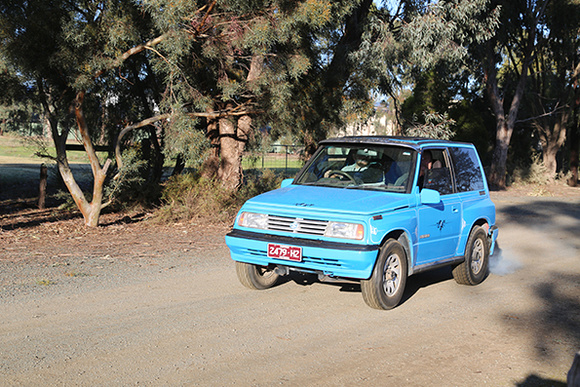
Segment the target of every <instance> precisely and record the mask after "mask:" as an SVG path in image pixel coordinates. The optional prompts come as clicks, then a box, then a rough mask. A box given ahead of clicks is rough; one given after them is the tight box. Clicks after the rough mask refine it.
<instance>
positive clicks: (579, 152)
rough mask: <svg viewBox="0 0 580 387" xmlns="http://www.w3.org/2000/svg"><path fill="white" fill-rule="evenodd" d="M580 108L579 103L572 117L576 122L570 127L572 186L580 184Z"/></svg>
mask: <svg viewBox="0 0 580 387" xmlns="http://www.w3.org/2000/svg"><path fill="white" fill-rule="evenodd" d="M579 110H580V109H579V107H578V104H577V105H576V107H575V109H574V116H573V119H572V120H573V122H574V124H573V125H572V126H571V127H570V136H569V141H570V172H571V173H572V175H571V176H570V179H568V185H569V186H570V187H577V186H578V167H580V165H579V164H580V163H579V158H580V157H579V156H580V126H579V125H578V124H579V120H580V117H578V111H579Z"/></svg>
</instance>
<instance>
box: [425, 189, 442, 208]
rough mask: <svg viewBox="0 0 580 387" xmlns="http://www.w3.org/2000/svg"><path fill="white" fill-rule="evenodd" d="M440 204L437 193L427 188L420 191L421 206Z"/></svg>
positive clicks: (439, 196) (439, 197)
mask: <svg viewBox="0 0 580 387" xmlns="http://www.w3.org/2000/svg"><path fill="white" fill-rule="evenodd" d="M440 202H441V195H440V194H439V192H438V191H435V190H434V189H429V188H423V189H422V190H421V204H439V203H440Z"/></svg>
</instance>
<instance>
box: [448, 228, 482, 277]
mask: <svg viewBox="0 0 580 387" xmlns="http://www.w3.org/2000/svg"><path fill="white" fill-rule="evenodd" d="M488 269H489V245H488V242H487V235H486V233H485V230H484V229H483V228H482V227H480V226H475V227H474V228H473V230H471V234H469V239H468V240H467V245H466V246H465V261H463V262H462V263H460V264H459V265H457V266H455V268H454V269H453V278H455V281H456V282H457V283H459V284H462V285H477V284H479V283H481V282H482V281H483V280H484V279H485V277H486V276H487V273H488Z"/></svg>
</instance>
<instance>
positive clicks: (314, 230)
mask: <svg viewBox="0 0 580 387" xmlns="http://www.w3.org/2000/svg"><path fill="white" fill-rule="evenodd" d="M327 225H328V221H327V220H314V219H302V218H294V217H289V216H276V215H268V230H273V231H284V232H291V233H296V234H307V235H324V232H325V231H326V226H327Z"/></svg>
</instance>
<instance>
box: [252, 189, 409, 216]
mask: <svg viewBox="0 0 580 387" xmlns="http://www.w3.org/2000/svg"><path fill="white" fill-rule="evenodd" d="M411 196H412V195H409V194H400V193H392V192H380V191H370V190H361V189H347V188H333V187H320V186H318V187H317V186H305V185H290V186H288V187H285V188H280V189H277V190H274V191H270V192H266V193H264V194H261V195H258V196H256V197H254V198H252V199H250V200H248V201H247V202H246V204H245V205H244V208H243V209H244V210H247V211H258V212H269V213H272V212H273V211H277V212H279V213H280V214H283V213H291V214H292V215H297V213H308V214H312V215H314V214H315V213H321V214H323V213H332V214H349V215H372V214H377V213H385V212H388V211H392V210H395V209H398V208H402V207H408V206H409V205H410V203H411Z"/></svg>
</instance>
